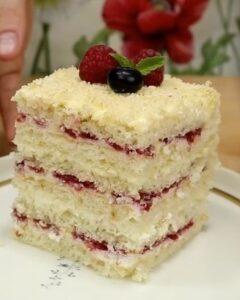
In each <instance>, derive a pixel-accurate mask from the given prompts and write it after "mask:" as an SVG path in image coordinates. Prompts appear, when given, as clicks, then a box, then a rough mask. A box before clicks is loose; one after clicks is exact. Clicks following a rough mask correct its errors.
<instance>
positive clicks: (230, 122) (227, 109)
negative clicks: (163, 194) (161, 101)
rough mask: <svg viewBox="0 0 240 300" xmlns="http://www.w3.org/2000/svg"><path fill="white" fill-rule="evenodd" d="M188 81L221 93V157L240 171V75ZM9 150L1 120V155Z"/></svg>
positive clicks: (227, 165) (203, 77) (187, 78)
mask: <svg viewBox="0 0 240 300" xmlns="http://www.w3.org/2000/svg"><path fill="white" fill-rule="evenodd" d="M182 78H183V80H185V81H188V82H196V83H203V82H206V81H207V80H210V81H211V82H212V85H213V87H214V88H216V89H217V90H218V91H219V92H220V94H221V115H222V121H221V125H220V145H219V157H220V161H221V163H222V165H223V166H225V167H228V168H230V169H233V170H235V171H238V172H240V77H218V76H215V77H213V76H184V77H182ZM8 152H9V146H8V145H7V143H6V140H5V138H4V133H3V128H2V124H1V120H0V156H2V155H5V154H7V153H8Z"/></svg>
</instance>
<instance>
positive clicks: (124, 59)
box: [111, 53, 135, 68]
mask: <svg viewBox="0 0 240 300" xmlns="http://www.w3.org/2000/svg"><path fill="white" fill-rule="evenodd" d="M111 56H112V57H113V58H114V59H115V60H116V61H117V62H118V63H119V65H120V66H121V67H126V68H135V65H134V63H133V62H132V61H131V60H129V59H128V58H127V57H126V56H123V55H120V54H118V53H112V54H111Z"/></svg>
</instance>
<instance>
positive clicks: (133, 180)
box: [15, 123, 218, 195]
mask: <svg viewBox="0 0 240 300" xmlns="http://www.w3.org/2000/svg"><path fill="white" fill-rule="evenodd" d="M214 128H215V124H214V127H213V128H211V129H210V128H209V129H208V130H207V129H206V130H204V131H203V132H202V134H201V136H200V137H198V138H196V140H195V141H194V142H193V143H192V144H191V145H189V144H188V142H187V141H186V140H177V141H175V142H172V143H167V144H166V143H160V142H159V143H158V144H157V145H156V146H155V148H156V154H155V156H154V157H145V156H141V155H126V154H125V153H122V152H119V151H116V150H114V149H112V148H110V147H109V146H107V145H105V144H98V143H89V142H86V141H85V140H81V139H80V140H77V141H76V140H74V139H71V138H68V137H67V138H66V137H65V136H64V135H63V134H62V133H57V132H48V131H47V130H46V129H41V128H38V127H37V126H34V125H30V126H28V124H25V123H22V124H19V125H18V126H17V135H16V138H15V142H16V144H17V145H18V150H19V151H20V153H21V156H20V158H18V161H21V160H23V159H25V158H26V159H30V160H33V161H34V160H36V161H38V162H40V164H43V166H45V167H46V168H47V169H48V170H51V171H55V170H56V169H57V170H59V171H60V172H62V173H65V174H72V175H75V176H77V177H80V178H82V179H85V180H89V181H94V182H96V183H97V185H98V186H99V187H100V188H101V189H103V190H106V189H111V190H112V191H116V192H121V193H122V192H127V193H128V194H132V195H134V194H136V193H138V191H139V190H145V191H148V190H150V191H152V190H156V189H159V188H161V187H165V186H166V185H168V184H171V183H173V182H174V181H176V179H178V178H180V177H184V176H186V175H187V174H188V173H189V172H190V169H191V167H192V165H193V164H196V163H197V164H198V165H199V168H200V169H201V168H202V169H203V168H204V167H205V164H206V161H207V160H209V157H212V158H213V159H214V161H213V163H212V164H214V162H215V156H216V155H215V148H216V145H217V142H218V137H217V136H216V134H215V132H216V130H215V129H214ZM186 153H187V155H186Z"/></svg>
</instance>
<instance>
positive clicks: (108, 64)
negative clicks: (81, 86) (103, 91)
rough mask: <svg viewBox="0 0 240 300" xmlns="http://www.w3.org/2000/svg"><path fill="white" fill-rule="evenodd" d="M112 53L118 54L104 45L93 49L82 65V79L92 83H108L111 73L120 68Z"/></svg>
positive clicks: (87, 53)
mask: <svg viewBox="0 0 240 300" xmlns="http://www.w3.org/2000/svg"><path fill="white" fill-rule="evenodd" d="M111 53H116V52H115V51H114V50H113V49H112V48H110V47H107V46H104V45H97V46H93V47H91V48H90V49H89V50H88V51H87V52H86V54H85V56H84V57H83V59H82V62H81V63H80V66H79V76H80V78H81V79H82V80H85V81H87V82H91V83H107V75H108V73H109V71H110V70H111V69H113V68H116V67H118V66H119V65H118V63H117V61H116V60H115V59H114V58H113V57H112V56H111V55H110V54H111Z"/></svg>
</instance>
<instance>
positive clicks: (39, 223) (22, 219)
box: [12, 208, 60, 235]
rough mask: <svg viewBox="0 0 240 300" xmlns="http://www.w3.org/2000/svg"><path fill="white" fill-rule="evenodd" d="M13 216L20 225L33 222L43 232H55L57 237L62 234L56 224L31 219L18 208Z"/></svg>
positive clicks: (14, 210)
mask: <svg viewBox="0 0 240 300" xmlns="http://www.w3.org/2000/svg"><path fill="white" fill-rule="evenodd" d="M12 215H13V217H14V218H15V219H16V220H17V221H18V222H20V223H27V222H28V221H31V222H32V223H33V224H34V225H35V226H36V227H39V228H41V229H42V230H46V231H51V232H54V234H56V235H59V234H60V229H59V227H58V226H56V225H55V224H50V223H47V222H45V221H43V220H41V219H36V218H33V219H32V218H29V217H28V216H27V215H25V214H24V213H20V212H19V211H18V210H17V209H16V208H14V209H13V213H12Z"/></svg>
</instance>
